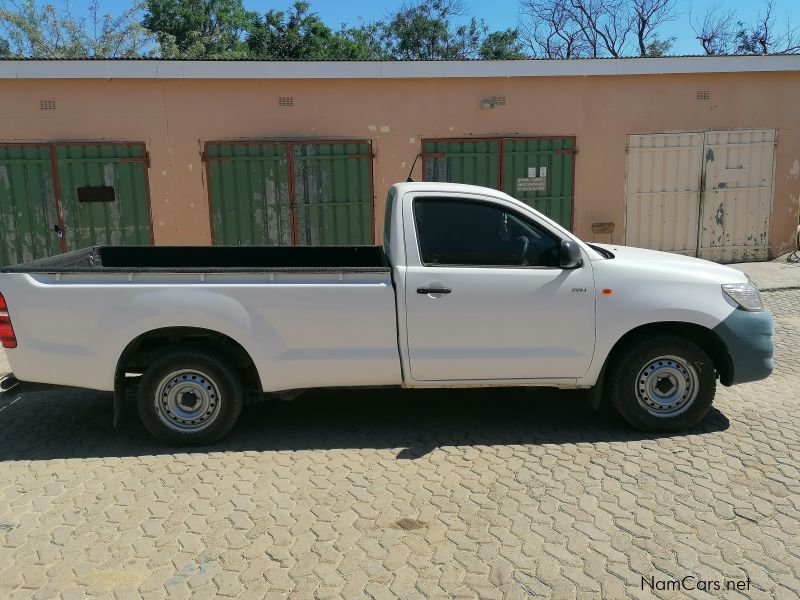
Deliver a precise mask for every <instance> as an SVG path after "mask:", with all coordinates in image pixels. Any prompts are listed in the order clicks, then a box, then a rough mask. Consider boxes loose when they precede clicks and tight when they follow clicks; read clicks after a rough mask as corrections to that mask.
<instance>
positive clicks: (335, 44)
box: [247, 2, 378, 60]
mask: <svg viewBox="0 0 800 600" xmlns="http://www.w3.org/2000/svg"><path fill="white" fill-rule="evenodd" d="M247 49H248V51H249V56H251V57H252V58H261V59H268V60H366V59H370V58H373V57H374V53H375V52H376V51H377V50H378V48H377V47H375V46H373V45H372V44H371V39H370V36H369V32H368V30H366V29H356V28H353V29H342V30H340V31H338V32H334V31H333V30H331V28H330V27H328V26H327V25H325V23H323V22H322V19H320V18H319V15H317V14H316V13H313V12H309V4H308V3H307V2H295V3H294V6H293V8H292V11H291V12H289V13H288V14H287V13H285V12H283V11H277V10H270V11H269V12H267V13H266V14H265V15H264V16H263V17H260V16H255V17H254V18H253V19H252V21H251V23H250V26H249V30H248V34H247Z"/></svg>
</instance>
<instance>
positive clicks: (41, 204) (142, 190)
mask: <svg viewBox="0 0 800 600" xmlns="http://www.w3.org/2000/svg"><path fill="white" fill-rule="evenodd" d="M151 243H152V227H151V222H150V201H149V190H148V181H147V152H146V150H145V146H144V144H140V143H127V142H120V143H114V142H99V143H89V142H76V143H59V144H0V264H3V265H9V264H16V263H19V262H23V261H28V260H34V259H37V258H43V257H45V256H51V255H53V254H58V253H59V252H66V251H68V250H75V249H78V248H84V247H86V246H93V245H102V244H107V245H129V244H137V245H147V244H151Z"/></svg>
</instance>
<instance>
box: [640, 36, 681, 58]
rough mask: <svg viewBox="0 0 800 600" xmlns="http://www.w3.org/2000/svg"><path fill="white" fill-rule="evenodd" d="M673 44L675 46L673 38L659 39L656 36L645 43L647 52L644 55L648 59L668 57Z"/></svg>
mask: <svg viewBox="0 0 800 600" xmlns="http://www.w3.org/2000/svg"><path fill="white" fill-rule="evenodd" d="M673 44H675V38H674V37H670V38H660V37H658V36H657V35H656V36H654V37H653V39H651V40H650V41H649V42H647V50H646V51H645V54H644V55H645V56H649V57H659V56H668V55H669V52H670V50H672V46H673Z"/></svg>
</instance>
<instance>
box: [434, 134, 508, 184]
mask: <svg viewBox="0 0 800 600" xmlns="http://www.w3.org/2000/svg"><path fill="white" fill-rule="evenodd" d="M500 142H501V140H500V139H490V140H425V141H424V142H423V144H422V151H423V154H422V167H423V168H422V170H423V180H424V181H445V182H451V183H466V184H469V185H482V186H485V187H490V188H495V189H500Z"/></svg>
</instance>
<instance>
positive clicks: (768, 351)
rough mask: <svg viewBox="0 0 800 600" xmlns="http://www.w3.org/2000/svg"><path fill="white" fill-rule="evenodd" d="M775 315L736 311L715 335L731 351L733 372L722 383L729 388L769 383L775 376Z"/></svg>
mask: <svg viewBox="0 0 800 600" xmlns="http://www.w3.org/2000/svg"><path fill="white" fill-rule="evenodd" d="M773 330H774V328H773V321H772V315H771V314H770V313H769V311H766V310H764V311H758V312H751V311H746V310H741V309H738V308H737V309H736V310H734V311H733V312H732V313H731V314H730V315H728V317H726V318H725V319H724V320H723V321H722V322H721V323H720V324H719V325H717V326H716V327H714V332H715V333H716V334H717V335H718V336H719V337H720V339H721V340H722V341H723V343H724V344H725V347H726V348H727V350H728V355H729V356H730V360H731V372H730V373H729V374H726V376H725V377H724V378H723V379H722V383H723V384H725V385H735V384H737V383H746V382H748V381H758V380H760V379H766V378H767V377H769V375H770V373H772V369H773V362H772V332H773Z"/></svg>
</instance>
